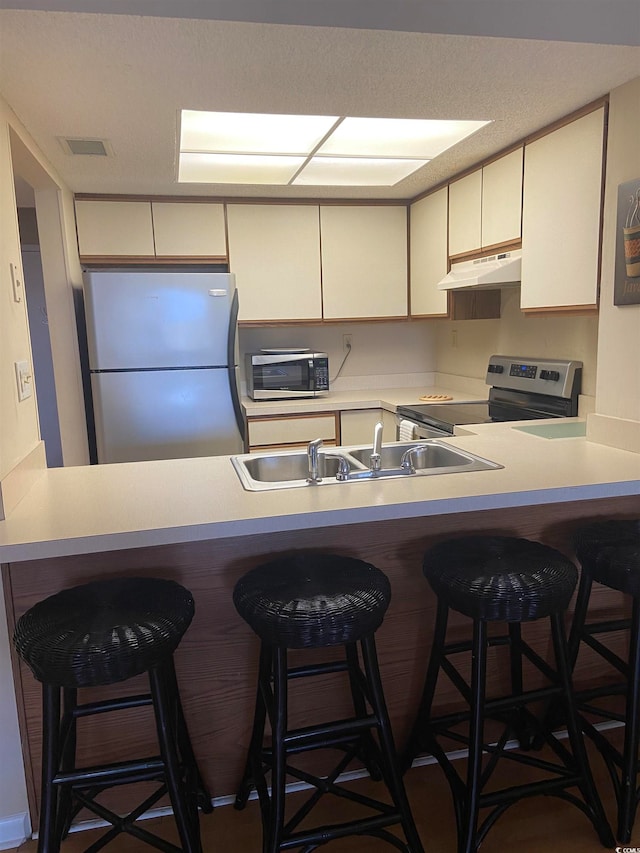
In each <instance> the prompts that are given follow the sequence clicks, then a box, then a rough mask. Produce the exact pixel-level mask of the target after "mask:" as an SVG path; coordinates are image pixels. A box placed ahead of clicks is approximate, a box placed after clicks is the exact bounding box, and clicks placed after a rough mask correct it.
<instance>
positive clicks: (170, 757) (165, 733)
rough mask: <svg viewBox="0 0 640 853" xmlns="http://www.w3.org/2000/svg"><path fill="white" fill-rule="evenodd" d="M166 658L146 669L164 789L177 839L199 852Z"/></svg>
mask: <svg viewBox="0 0 640 853" xmlns="http://www.w3.org/2000/svg"><path fill="white" fill-rule="evenodd" d="M168 682H170V676H169V675H168V670H167V664H166V662H165V663H163V664H160V665H159V666H157V667H154V668H153V669H151V670H150V671H149V683H150V686H151V695H152V697H153V709H154V713H155V718H156V729H157V732H158V742H159V745H160V754H161V756H162V760H163V762H164V765H165V774H166V783H167V790H168V792H169V798H170V800H171V805H172V807H173V815H174V818H175V821H176V826H177V827H178V834H179V836H180V843H181V844H182V848H183V851H184V853H202V847H201V844H200V833H199V828H198V822H197V821H198V813H197V810H196V811H195V820H194V815H193V814H192V813H190V811H191V810H190V809H189V806H188V803H187V798H186V796H185V791H184V786H183V781H182V773H181V770H180V762H179V760H178V752H177V744H176V737H175V731H176V718H175V717H176V715H175V709H174V708H172V706H171V695H170V693H171V691H170V687H169V686H168Z"/></svg>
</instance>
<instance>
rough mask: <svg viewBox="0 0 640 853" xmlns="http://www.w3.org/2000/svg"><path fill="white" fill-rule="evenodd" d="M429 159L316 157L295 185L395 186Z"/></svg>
mask: <svg viewBox="0 0 640 853" xmlns="http://www.w3.org/2000/svg"><path fill="white" fill-rule="evenodd" d="M428 162H429V161H428V160H390V159H386V158H382V157H378V158H371V157H312V158H311V160H309V162H308V163H307V165H306V166H305V167H304V169H303V170H302V171H301V172H300V174H299V175H298V176H297V177H296V178H295V179H294V181H293V185H294V186H298V185H300V186H314V185H315V186H334V187H391V186H393V185H394V184H397V183H398V181H401V180H403V178H406V177H407V176H408V175H410V174H411V173H412V172H415V170H416V169H419V168H420V167H421V166H426V164H427V163H428Z"/></svg>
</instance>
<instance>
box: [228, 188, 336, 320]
mask: <svg viewBox="0 0 640 853" xmlns="http://www.w3.org/2000/svg"><path fill="white" fill-rule="evenodd" d="M227 222H228V229H229V269H230V271H231V272H232V273H235V276H236V285H237V287H238V294H239V297H240V313H239V315H238V319H239V320H241V321H243V320H244V321H261V320H263V321H286V320H320V319H321V318H322V291H321V286H320V223H319V211H318V206H317V205H302V204H229V205H227Z"/></svg>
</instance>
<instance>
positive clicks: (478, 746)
mask: <svg viewBox="0 0 640 853" xmlns="http://www.w3.org/2000/svg"><path fill="white" fill-rule="evenodd" d="M486 682H487V623H486V622H484V621H483V620H482V619H474V620H473V648H472V659H471V709H470V717H469V757H468V759H467V789H466V797H465V806H464V809H463V813H462V815H463V817H462V826H461V830H462V832H461V834H460V836H459V838H458V847H459V850H460V853H475V851H476V849H477V843H478V838H477V836H478V815H479V812H480V793H481V775H482V746H483V737H484V703H485V691H486Z"/></svg>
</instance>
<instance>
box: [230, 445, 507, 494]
mask: <svg viewBox="0 0 640 853" xmlns="http://www.w3.org/2000/svg"><path fill="white" fill-rule="evenodd" d="M409 450H411V452H410V453H409V454H407V451H409ZM372 453H373V448H372V447H367V446H364V447H360V446H359V447H323V448H322V449H321V450H320V451H319V452H318V454H317V465H318V468H317V474H318V479H316V480H315V481H314V482H309V457H308V454H307V452H306V451H304V450H290V451H280V452H269V453H246V454H243V455H240V456H232V457H231V462H232V464H233V467H234V468H235V470H236V472H237V474H238V476H239V478H240V482H241V483H242V485H243V486H244V488H245V489H247V490H248V491H252V492H261V491H267V490H270V489H292V488H298V487H301V486H322V485H327V484H335V483H338V484H341V483H344V482H347V483H351V482H361V481H370V480H379V479H381V478H388V477H407V476H415V475H418V476H421V475H425V474H453V473H455V472H465V471H489V470H492V469H496V468H502V465H498V464H497V463H496V462H490V461H489V460H488V459H483V458H482V457H480V456H475V455H474V454H473V453H468V452H467V451H465V450H459V449H458V448H457V447H450V446H449V445H448V444H444V443H443V442H440V441H438V440H437V439H427V440H426V441H411V442H394V443H393V444H383V445H382V447H381V451H380V467H379V469H378V470H372V469H371V454H372Z"/></svg>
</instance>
